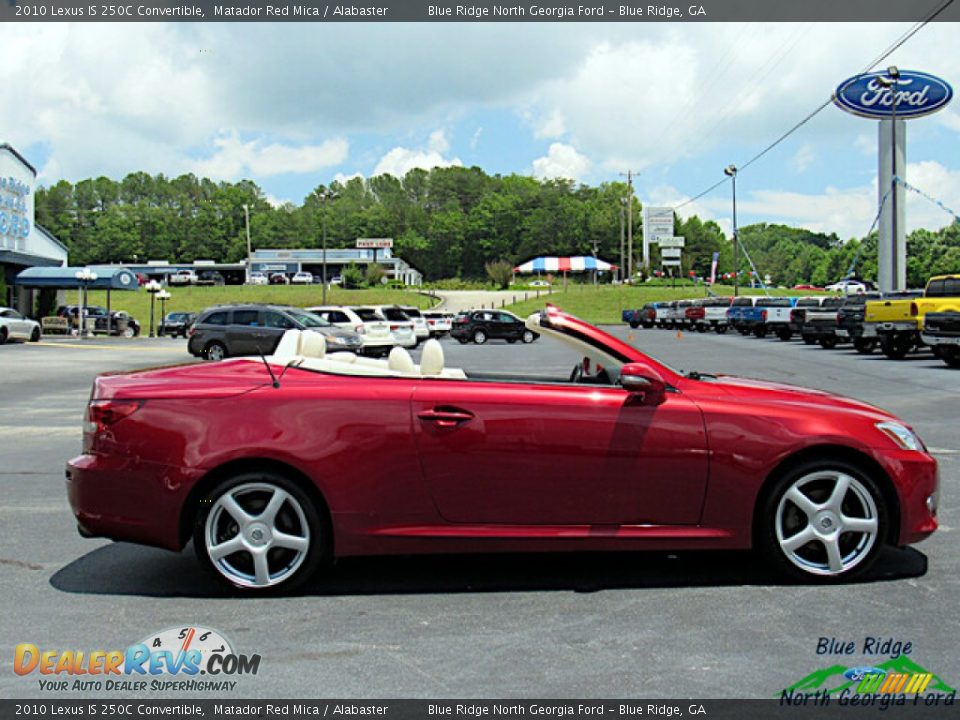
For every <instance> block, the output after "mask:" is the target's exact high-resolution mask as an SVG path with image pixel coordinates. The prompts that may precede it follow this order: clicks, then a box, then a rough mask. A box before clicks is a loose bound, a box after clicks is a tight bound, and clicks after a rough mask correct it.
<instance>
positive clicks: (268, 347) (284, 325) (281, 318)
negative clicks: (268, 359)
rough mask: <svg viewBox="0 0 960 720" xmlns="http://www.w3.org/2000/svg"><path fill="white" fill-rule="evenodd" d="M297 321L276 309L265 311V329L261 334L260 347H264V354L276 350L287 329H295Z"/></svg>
mask: <svg viewBox="0 0 960 720" xmlns="http://www.w3.org/2000/svg"><path fill="white" fill-rule="evenodd" d="M296 327H297V326H296V323H294V322H293V320H291V319H290V318H288V317H287V316H286V315H284V314H283V313H279V312H277V311H276V310H264V311H263V330H261V334H260V339H261V343H260V347H261V348H263V354H264V355H269V354H270V353H272V352H273V351H274V350H276V348H277V345H278V344H279V343H280V338H282V337H283V334H284V333H285V332H286V331H287V330H293V329H295V328H296Z"/></svg>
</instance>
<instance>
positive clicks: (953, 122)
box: [938, 110, 960, 131]
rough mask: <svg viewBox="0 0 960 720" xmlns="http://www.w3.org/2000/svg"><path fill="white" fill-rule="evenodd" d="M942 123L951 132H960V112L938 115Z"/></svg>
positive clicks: (946, 112)
mask: <svg viewBox="0 0 960 720" xmlns="http://www.w3.org/2000/svg"><path fill="white" fill-rule="evenodd" d="M938 116H939V119H940V122H941V123H942V124H943V125H944V126H946V127H947V128H948V129H950V130H957V131H960V112H956V111H954V110H945V111H942V112H940V113H938Z"/></svg>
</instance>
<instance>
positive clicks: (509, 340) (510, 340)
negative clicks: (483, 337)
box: [507, 338, 517, 345]
mask: <svg viewBox="0 0 960 720" xmlns="http://www.w3.org/2000/svg"><path fill="white" fill-rule="evenodd" d="M507 343H508V344H510V345H516V344H517V338H507Z"/></svg>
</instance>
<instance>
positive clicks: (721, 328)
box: [713, 325, 727, 335]
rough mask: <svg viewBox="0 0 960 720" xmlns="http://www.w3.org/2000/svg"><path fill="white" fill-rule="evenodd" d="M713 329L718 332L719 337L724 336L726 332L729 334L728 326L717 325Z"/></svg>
mask: <svg viewBox="0 0 960 720" xmlns="http://www.w3.org/2000/svg"><path fill="white" fill-rule="evenodd" d="M713 329H714V330H716V332H717V335H723V334H724V333H725V332H727V326H726V325H716V326H714V328H713Z"/></svg>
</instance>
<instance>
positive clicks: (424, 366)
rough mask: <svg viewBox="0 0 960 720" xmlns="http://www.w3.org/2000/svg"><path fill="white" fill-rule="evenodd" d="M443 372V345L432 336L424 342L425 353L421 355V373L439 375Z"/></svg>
mask: <svg viewBox="0 0 960 720" xmlns="http://www.w3.org/2000/svg"><path fill="white" fill-rule="evenodd" d="M442 372H443V346H441V345H440V343H439V342H437V341H436V340H434V339H433V338H431V339H430V340H427V341H426V342H425V343H424V344H423V353H422V354H421V355H420V373H421V374H422V375H439V374H440V373H442Z"/></svg>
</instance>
